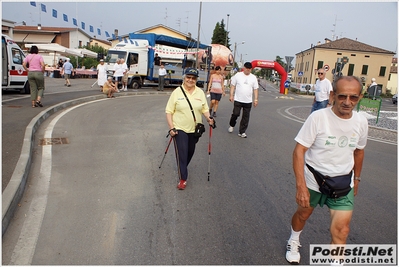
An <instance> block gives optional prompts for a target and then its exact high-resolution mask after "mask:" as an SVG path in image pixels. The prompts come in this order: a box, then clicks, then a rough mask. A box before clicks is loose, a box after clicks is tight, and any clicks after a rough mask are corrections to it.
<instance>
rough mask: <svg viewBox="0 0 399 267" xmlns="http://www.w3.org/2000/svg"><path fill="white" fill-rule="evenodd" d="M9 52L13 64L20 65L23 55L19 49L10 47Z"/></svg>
mask: <svg viewBox="0 0 399 267" xmlns="http://www.w3.org/2000/svg"><path fill="white" fill-rule="evenodd" d="M11 54H12V62H14V63H15V64H19V65H22V61H23V58H24V57H23V56H22V55H21V51H19V50H18V49H15V48H12V50H11Z"/></svg>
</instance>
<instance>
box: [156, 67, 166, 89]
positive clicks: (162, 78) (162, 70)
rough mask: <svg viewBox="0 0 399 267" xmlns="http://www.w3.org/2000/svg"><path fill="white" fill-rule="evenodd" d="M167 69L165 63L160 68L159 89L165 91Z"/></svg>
mask: <svg viewBox="0 0 399 267" xmlns="http://www.w3.org/2000/svg"><path fill="white" fill-rule="evenodd" d="M165 76H166V69H165V66H164V65H163V64H161V66H160V67H159V69H158V91H163V87H164V84H165Z"/></svg>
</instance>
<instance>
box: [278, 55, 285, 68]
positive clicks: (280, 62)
mask: <svg viewBox="0 0 399 267" xmlns="http://www.w3.org/2000/svg"><path fill="white" fill-rule="evenodd" d="M276 62H277V63H278V64H280V65H281V67H283V68H284V69H286V66H287V64H286V63H284V61H283V59H282V58H281V57H280V56H276Z"/></svg>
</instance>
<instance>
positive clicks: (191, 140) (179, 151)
mask: <svg viewBox="0 0 399 267" xmlns="http://www.w3.org/2000/svg"><path fill="white" fill-rule="evenodd" d="M197 79H198V70H196V69H193V68H188V69H186V71H185V72H184V77H183V85H181V86H179V87H177V88H176V89H175V90H174V91H173V92H172V94H171V95H170V97H169V101H168V103H167V105H166V109H165V111H166V121H167V123H168V126H169V134H170V135H171V136H172V137H173V142H174V145H175V152H176V158H177V165H178V166H177V167H178V172H179V180H180V181H179V184H178V185H177V188H178V189H179V190H184V189H185V188H186V185H187V177H188V170H187V166H188V164H189V163H190V161H191V158H192V157H193V155H194V151H195V145H196V144H197V142H198V139H199V137H196V136H195V135H194V132H195V126H196V123H202V115H204V116H205V118H206V120H207V122H208V123H209V125H213V123H214V122H213V119H212V118H210V117H209V110H208V109H209V107H208V103H207V101H206V97H205V94H204V91H202V90H201V89H200V88H198V87H197V86H196V82H197ZM188 101H190V104H191V106H192V109H191V108H190V104H189V102H188ZM192 112H193V113H192ZM194 116H195V118H194Z"/></svg>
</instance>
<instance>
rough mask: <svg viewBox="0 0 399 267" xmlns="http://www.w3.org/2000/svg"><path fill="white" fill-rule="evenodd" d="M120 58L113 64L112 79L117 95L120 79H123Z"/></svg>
mask: <svg viewBox="0 0 399 267" xmlns="http://www.w3.org/2000/svg"><path fill="white" fill-rule="evenodd" d="M121 60H122V59H121V58H118V59H117V60H116V62H115V65H114V78H115V86H116V90H117V92H118V93H119V88H118V87H119V84H120V83H121V82H122V77H123V71H124V70H123V66H122V63H121Z"/></svg>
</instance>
